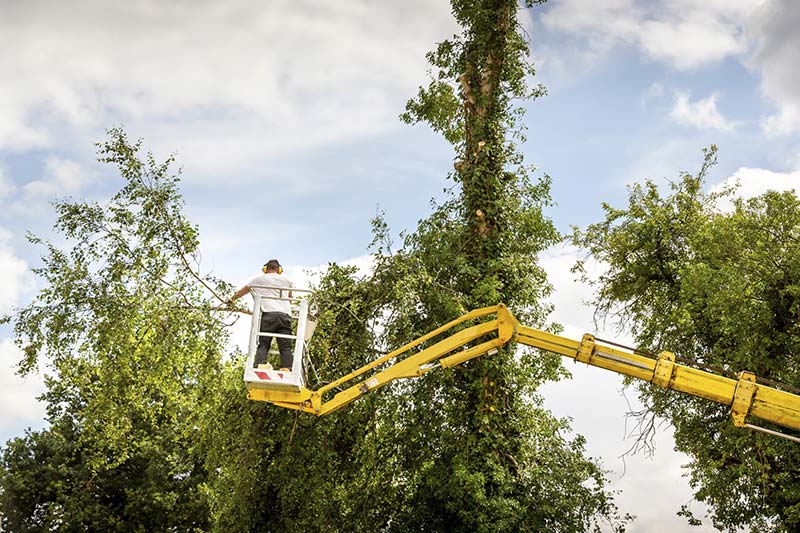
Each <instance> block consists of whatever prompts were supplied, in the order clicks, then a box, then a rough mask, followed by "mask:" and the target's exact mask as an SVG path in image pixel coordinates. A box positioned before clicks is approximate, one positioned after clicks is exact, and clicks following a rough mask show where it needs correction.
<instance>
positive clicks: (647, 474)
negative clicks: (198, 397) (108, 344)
mask: <svg viewBox="0 0 800 533" xmlns="http://www.w3.org/2000/svg"><path fill="white" fill-rule="evenodd" d="M522 20H523V23H524V25H525V27H526V29H527V31H528V32H529V33H530V35H531V36H532V39H533V47H534V51H533V56H534V59H535V61H536V65H537V73H538V76H537V80H536V81H537V82H541V83H544V84H545V85H546V86H547V88H548V91H549V94H548V95H547V96H546V97H544V98H541V99H539V100H537V101H535V102H532V103H529V104H526V107H527V108H528V113H527V116H526V119H525V121H526V124H527V125H528V132H527V135H528V141H527V143H526V144H525V145H524V146H523V147H522V150H523V152H524V153H525V155H526V159H527V162H528V163H530V164H534V165H536V166H537V167H538V168H539V169H540V170H539V172H540V173H547V174H549V175H550V176H552V178H553V188H552V193H553V200H554V201H555V203H556V205H555V206H554V207H553V208H551V209H550V210H549V214H550V216H552V218H553V220H554V221H555V223H556V225H557V226H558V227H559V228H560V229H561V230H563V231H568V230H569V227H570V225H573V224H576V225H581V226H584V225H586V224H589V223H591V222H594V221H597V220H598V219H599V217H600V216H601V209H600V203H601V202H603V201H606V202H610V203H612V204H615V205H620V204H622V203H623V202H624V200H625V198H626V185H629V184H631V183H634V182H636V181H638V180H641V179H643V178H645V177H649V178H652V179H654V180H656V181H657V182H659V183H660V184H662V185H665V184H666V183H667V182H666V180H667V179H668V178H675V177H677V176H678V174H679V172H680V171H684V170H686V171H695V170H696V169H697V168H698V167H699V164H700V161H701V149H702V148H703V147H706V146H708V145H710V144H711V143H716V144H717V145H718V146H719V149H720V151H719V159H720V163H719V165H718V166H717V167H716V168H715V170H714V171H713V173H712V176H711V180H710V183H709V187H716V186H719V185H720V184H722V183H725V182H729V181H730V180H738V181H739V182H740V183H741V189H740V191H741V194H742V195H745V196H748V195H754V194H758V193H759V192H762V191H763V190H765V189H766V188H781V189H785V188H790V187H793V186H794V184H795V183H796V182H797V181H798V180H800V136H798V133H800V71H798V70H797V69H796V61H797V57H800V32H797V31H796V28H797V27H800V4H797V3H796V2H793V1H792V0H760V1H752V0H705V1H701V0H673V1H670V2H645V1H639V0H607V1H604V2H597V1H596V0H595V1H590V0H562V1H553V2H551V3H549V4H547V5H545V6H544V7H542V8H537V9H535V10H533V11H532V12H529V13H527V14H524V15H523V16H522ZM456 30H457V28H456V27H455V24H454V22H453V21H452V18H451V16H450V8H449V4H448V3H447V2H444V1H436V2H430V1H427V0H409V1H405V2H386V1H383V2H363V1H353V0H342V1H340V2H335V3H327V4H325V5H324V6H320V5H318V4H316V3H311V2H303V1H295V0H281V1H271V2H263V3H254V2H245V1H243V0H233V1H228V2H225V3H213V2H188V1H181V2H172V3H169V4H165V3H161V2H155V1H153V0H148V1H142V2H135V3H124V4H123V3H108V2H100V1H90V0H81V1H77V2H70V3H65V2H58V1H56V0H51V1H47V0H32V1H28V2H19V3H15V2H3V3H0V44H2V45H3V49H4V50H6V51H7V52H6V53H4V54H3V55H2V56H0V72H2V74H3V75H2V76H0V274H2V276H1V277H0V280H2V281H0V312H6V311H8V310H9V309H11V308H12V307H13V306H15V305H24V304H25V303H26V302H27V301H29V300H30V298H31V297H32V295H33V294H34V292H35V290H36V288H37V282H36V280H35V279H34V278H33V277H32V276H31V275H30V274H29V268H30V267H32V266H35V265H36V264H37V261H38V256H39V254H40V250H37V249H35V248H32V247H30V246H29V245H28V244H27V243H26V242H25V239H24V236H25V232H26V231H29V230H30V231H33V232H35V233H37V234H41V235H48V232H49V228H50V226H51V224H52V222H53V213H52V209H51V208H50V207H49V202H50V201H52V200H53V199H55V198H63V197H68V196H71V197H74V198H86V199H97V200H102V199H103V198H106V197H108V195H109V194H111V193H112V192H113V191H114V190H115V189H116V188H117V187H118V186H119V183H120V182H119V180H118V178H117V177H116V176H115V175H114V173H113V171H112V169H111V168H107V167H104V166H102V165H100V164H98V163H96V162H94V157H95V155H94V147H93V143H94V142H96V141H99V140H102V139H103V137H104V130H105V129H106V128H109V127H112V126H116V125H124V127H125V128H126V130H127V131H128V133H129V135H130V136H131V137H134V138H137V137H142V138H143V139H144V141H145V145H146V146H148V147H150V148H151V149H152V150H153V151H154V152H155V153H156V155H157V156H159V157H164V156H166V155H167V154H169V153H171V152H177V154H178V161H179V163H180V165H181V166H182V167H183V192H184V196H185V198H186V202H187V211H188V212H189V214H190V216H191V218H192V220H193V221H194V222H195V223H197V224H198V225H199V226H200V231H201V242H202V249H203V257H204V261H205V267H206V268H208V269H213V270H214V272H215V273H216V274H218V275H222V276H224V277H226V278H227V279H229V280H232V281H244V280H246V279H247V278H248V277H249V276H251V275H254V274H255V273H257V272H258V268H259V267H260V265H261V264H262V263H263V261H264V260H265V259H266V258H268V257H273V256H275V257H280V258H281V260H282V261H283V263H284V265H285V266H287V273H288V274H289V275H292V276H295V277H296V278H297V279H301V278H302V276H301V274H300V273H301V272H302V270H303V269H304V268H309V267H316V266H318V265H323V264H326V263H327V262H329V261H340V262H342V261H352V262H355V263H357V264H364V263H365V260H364V258H363V256H364V254H365V253H366V251H367V250H366V247H367V245H368V243H369V242H370V239H371V237H370V232H369V220H370V218H371V217H372V216H374V214H375V212H376V210H377V209H379V208H380V209H383V210H385V212H386V216H387V219H388V221H389V222H390V224H391V225H392V228H393V229H394V230H395V231H396V232H399V231H401V230H403V229H410V228H413V226H414V224H415V222H416V221H417V220H418V219H420V218H422V217H424V216H426V215H427V213H428V212H429V200H430V198H431V197H440V196H441V193H442V189H443V188H444V187H447V186H449V185H450V183H449V182H447V181H446V180H445V177H446V175H447V173H448V172H449V170H450V169H451V168H452V161H453V154H452V152H451V150H450V147H449V146H448V145H447V144H446V143H445V142H444V141H443V140H441V139H440V138H438V137H437V136H436V135H434V134H433V133H431V132H430V131H429V130H428V129H427V128H426V127H425V126H413V127H412V126H407V125H403V124H402V123H400V121H399V120H398V118H397V117H398V115H399V114H400V113H401V112H402V111H403V107H404V104H405V101H406V100H407V99H408V98H409V97H411V96H413V94H415V92H416V88H417V87H418V86H419V85H422V84H424V83H425V82H426V71H427V70H428V66H427V64H426V63H425V60H424V54H425V52H426V51H428V50H429V49H431V48H432V47H433V45H434V43H435V42H437V41H439V40H441V39H443V38H446V37H448V36H449V35H451V34H452V33H453V32H455V31H456ZM576 256H577V251H576V250H572V249H570V248H569V247H563V246H562V247H557V248H554V249H553V250H550V251H549V252H548V253H547V254H545V255H544V256H543V257H542V258H541V260H542V261H543V263H544V265H545V266H546V268H547V269H548V272H549V274H550V280H551V282H552V283H553V285H554V286H555V289H556V291H555V294H554V296H553V302H554V304H555V305H556V309H555V312H554V314H553V316H552V319H553V320H554V321H558V322H561V323H562V324H564V325H565V328H566V331H567V332H568V333H569V334H573V335H580V334H581V333H583V332H584V331H592V330H594V329H595V327H594V325H593V324H592V321H591V309H589V308H587V307H586V306H584V305H582V303H581V302H582V301H583V300H585V299H587V298H589V297H590V295H591V293H590V292H589V290H588V289H587V288H586V287H584V286H582V285H580V284H578V283H576V282H575V281H574V280H573V279H572V276H571V275H570V273H569V266H571V264H572V263H573V262H574V260H575V258H576ZM598 268H602V266H601V265H600V266H598ZM431 326H432V327H433V326H435V325H434V324H432V325H431ZM17 359H18V353H17V352H16V349H15V348H14V347H13V345H12V343H11V340H10V336H9V331H8V329H7V328H6V329H0V416H1V417H2V418H0V438H2V439H3V440H5V439H6V438H8V437H11V436H13V435H18V434H21V433H22V431H23V430H24V428H25V427H28V426H33V427H41V425H42V422H41V416H42V412H43V409H42V406H41V405H39V404H38V403H37V402H36V401H35V400H34V396H35V395H36V391H37V390H40V388H41V384H40V382H39V381H38V380H37V379H36V378H29V379H28V380H27V381H25V382H22V381H21V380H19V379H18V378H17V377H15V376H14V375H13V368H12V367H13V365H14V363H15V362H16V361H17ZM570 368H572V367H571V366H570ZM574 370H575V378H574V379H573V380H571V381H564V382H561V383H558V384H553V385H548V386H546V387H545V388H544V389H543V390H542V393H543V395H544V396H545V398H546V402H547V405H548V406H549V407H550V408H551V409H553V411H554V412H555V413H556V414H558V415H559V416H571V417H573V418H574V427H575V430H576V431H577V432H580V433H582V434H584V435H586V437H587V439H588V449H589V451H590V453H592V454H593V455H596V456H599V457H601V458H602V460H603V461H604V464H605V465H606V467H607V468H609V469H610V470H611V471H612V472H611V474H610V477H611V479H612V480H613V483H614V486H615V487H616V488H619V489H620V490H622V491H623V492H622V494H621V495H620V496H619V502H620V505H621V507H622V508H623V510H624V511H628V512H632V513H634V514H637V515H638V516H639V520H638V521H637V523H636V525H635V526H634V529H633V531H653V530H655V529H659V530H663V529H664V528H665V527H666V526H669V527H670V528H671V530H675V531H680V530H683V529H686V530H688V529H689V528H688V526H685V525H684V524H683V521H682V520H681V519H678V518H676V517H674V512H675V511H676V510H677V509H678V508H679V507H680V505H681V504H682V503H685V502H687V501H689V500H690V498H691V493H690V491H689V488H688V485H687V483H686V480H685V478H683V477H682V476H681V474H682V472H681V469H680V464H681V463H683V462H686V458H685V457H682V456H680V455H678V454H675V453H674V452H672V451H671V448H672V445H671V441H670V436H669V433H668V431H667V432H665V433H664V434H663V435H661V437H660V445H659V447H658V449H657V451H656V455H655V457H654V458H653V459H652V460H648V459H646V458H643V457H634V458H630V459H628V460H627V469H626V471H625V475H624V476H622V472H623V470H625V468H624V465H623V462H622V461H621V460H620V459H619V458H618V456H619V455H620V454H621V453H622V452H624V451H625V450H626V449H627V448H628V447H629V446H630V445H631V441H630V440H624V439H623V437H624V434H625V420H624V411H625V410H626V405H627V404H626V402H625V399H624V398H622V397H621V396H620V394H619V393H618V389H619V387H620V380H619V379H618V378H616V377H615V376H613V375H611V376H607V375H604V374H602V373H601V372H600V371H598V370H592V369H582V368H580V367H575V368H574ZM579 391H580V392H579ZM629 396H633V395H632V394H629ZM600 405H601V406H603V407H602V408H598V407H597V406H600ZM589 406H591V409H590V408H589ZM645 495H646V496H647V498H646V499H645V498H644V496H645ZM653 502H657V503H653ZM693 507H694V508H696V509H699V510H702V507H701V506H700V505H699V504H693ZM693 531H697V529H693Z"/></svg>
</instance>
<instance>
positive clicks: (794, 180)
mask: <svg viewBox="0 0 800 533" xmlns="http://www.w3.org/2000/svg"><path fill="white" fill-rule="evenodd" d="M736 185H738V187H737V188H736V194H735V197H737V198H743V199H748V198H754V197H756V196H760V195H762V194H764V193H765V192H767V191H789V190H795V191H800V170H795V171H794V172H773V171H771V170H767V169H764V168H748V167H742V168H740V169H739V170H737V171H736V172H734V173H733V175H732V176H729V177H727V178H725V179H724V180H723V181H721V182H720V183H718V184H716V185H714V186H713V187H712V188H711V190H712V191H713V192H719V191H721V190H722V189H723V188H727V187H731V186H736ZM717 207H718V208H719V209H720V210H721V211H732V210H733V202H732V201H731V200H730V199H728V198H725V199H723V200H721V201H720V202H719V204H718V205H717Z"/></svg>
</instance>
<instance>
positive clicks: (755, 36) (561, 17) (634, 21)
mask: <svg viewBox="0 0 800 533" xmlns="http://www.w3.org/2000/svg"><path fill="white" fill-rule="evenodd" d="M542 22H543V23H544V25H545V27H547V28H548V29H550V30H553V31H557V32H562V33H565V34H569V35H570V36H572V37H578V38H579V39H583V43H584V44H583V54H582V55H581V57H582V59H583V60H584V61H590V62H592V61H595V60H597V59H600V58H604V57H606V56H607V55H608V53H609V52H610V51H611V50H612V48H613V47H614V46H616V45H618V44H623V43H624V44H629V45H632V46H635V47H637V48H638V49H639V50H640V51H641V53H642V54H643V55H644V56H645V57H647V58H648V59H651V60H653V61H658V62H661V63H665V64H667V65H669V66H670V67H672V68H675V69H678V70H692V69H698V68H701V67H704V66H707V65H711V64H715V63H719V62H720V61H722V60H724V59H727V58H736V59H738V60H739V61H741V62H742V63H744V64H745V65H747V66H748V67H749V68H751V69H752V70H753V71H755V72H756V73H757V74H758V75H759V76H760V78H761V82H760V84H761V92H762V94H763V95H764V97H765V98H766V99H767V100H768V101H769V102H771V103H772V104H773V105H774V106H775V107H776V111H775V113H773V114H771V115H769V116H767V117H764V119H763V121H762V128H763V130H764V131H765V132H766V133H768V134H770V135H789V134H792V133H794V132H796V131H797V130H798V129H800V70H798V69H797V66H796V63H797V58H798V57H800V32H798V31H797V28H798V27H800V4H798V3H797V2H796V0H757V1H750V0H731V1H728V0H675V1H672V2H655V3H652V2H645V1H644V0H614V1H613V2H594V1H592V0H562V1H561V2H559V3H558V4H554V6H553V7H552V9H550V10H549V11H548V12H546V13H545V14H544V15H543V16H542ZM560 50H565V51H564V52H561V51H560ZM548 51H549V53H551V54H566V55H574V51H572V50H570V49H569V47H563V48H562V49H557V48H555V47H550V48H549V49H548ZM548 60H549V61H551V62H553V63H556V64H558V63H559V59H558V58H548Z"/></svg>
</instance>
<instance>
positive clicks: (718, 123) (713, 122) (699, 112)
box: [669, 92, 736, 132]
mask: <svg viewBox="0 0 800 533" xmlns="http://www.w3.org/2000/svg"><path fill="white" fill-rule="evenodd" d="M718 99H719V95H718V94H716V93H714V94H712V95H711V96H709V97H707V98H703V99H701V100H697V101H695V102H692V101H691V100H690V97H689V94H688V93H685V92H679V93H676V94H675V104H674V106H673V107H672V111H670V113H669V117H670V118H671V119H672V120H674V121H675V122H677V123H678V124H682V125H684V126H691V127H693V128H697V129H701V130H702V129H714V130H719V131H725V132H731V131H733V130H734V129H736V125H735V124H734V123H733V122H731V121H729V120H727V119H726V118H725V117H723V116H722V114H721V113H720V112H719V110H718V109H717V100H718Z"/></svg>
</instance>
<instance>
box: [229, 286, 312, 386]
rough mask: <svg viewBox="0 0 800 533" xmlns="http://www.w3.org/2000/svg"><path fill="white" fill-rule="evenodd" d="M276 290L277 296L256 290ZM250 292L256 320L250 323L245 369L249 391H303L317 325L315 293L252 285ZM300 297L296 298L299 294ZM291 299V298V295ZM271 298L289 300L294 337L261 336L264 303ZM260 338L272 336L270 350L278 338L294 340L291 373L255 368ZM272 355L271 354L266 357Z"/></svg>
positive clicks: (277, 334) (272, 334) (265, 334)
mask: <svg viewBox="0 0 800 533" xmlns="http://www.w3.org/2000/svg"><path fill="white" fill-rule="evenodd" d="M258 288H263V289H273V290H275V291H277V292H278V296H275V297H273V296H264V295H261V294H258V293H257V292H256V291H254V290H253V289H258ZM250 293H251V294H252V295H253V300H254V303H253V319H252V321H251V324H250V343H249V345H248V350H247V364H246V365H245V368H244V381H245V383H246V384H247V388H248V389H266V390H273V391H285V392H300V390H301V389H302V388H303V356H304V353H305V346H306V342H307V341H308V339H310V338H311V335H312V334H313V333H314V327H315V326H316V322H315V320H314V319H313V318H312V319H311V320H309V312H308V306H309V301H308V300H309V296H311V294H312V291H310V290H307V289H295V288H292V289H278V288H275V287H266V286H264V287H261V286H258V285H252V286H251V287H250ZM298 293H299V294H300V296H297V294H298ZM290 294H291V295H292V296H289V295H290ZM264 298H269V299H273V300H282V301H288V302H289V303H290V304H291V317H292V325H293V329H294V331H295V332H296V334H294V335H283V334H280V333H261V313H262V311H261V300H262V299H264ZM260 337H272V338H273V341H272V343H271V347H275V346H276V345H277V343H278V339H279V338H284V339H291V340H292V354H293V358H292V368H291V371H290V372H285V371H281V370H277V369H273V368H269V365H259V366H261V368H254V366H255V357H256V349H257V348H258V341H259V338H260ZM267 355H269V354H267Z"/></svg>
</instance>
